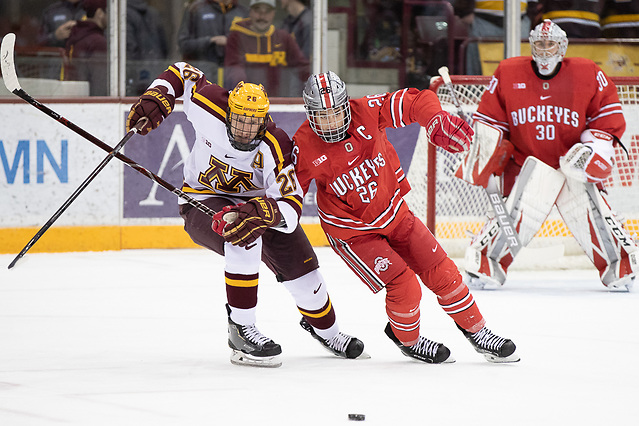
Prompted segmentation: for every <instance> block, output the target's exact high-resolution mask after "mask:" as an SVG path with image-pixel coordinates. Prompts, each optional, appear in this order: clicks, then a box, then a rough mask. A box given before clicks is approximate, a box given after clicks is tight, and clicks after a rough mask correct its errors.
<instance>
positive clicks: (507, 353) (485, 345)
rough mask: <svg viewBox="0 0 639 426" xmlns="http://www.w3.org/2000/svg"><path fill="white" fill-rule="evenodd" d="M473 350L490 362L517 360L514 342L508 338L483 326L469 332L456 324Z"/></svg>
mask: <svg viewBox="0 0 639 426" xmlns="http://www.w3.org/2000/svg"><path fill="white" fill-rule="evenodd" d="M457 328H459V329H460V330H461V331H462V333H464V336H466V338H467V339H468V341H469V342H470V343H471V344H472V345H473V347H474V348H475V350H476V351H477V352H479V353H480V354H482V355H484V357H485V358H486V359H487V360H488V361H490V362H517V361H519V355H517V353H516V352H515V349H516V347H515V344H514V343H513V341H512V340H510V339H505V338H503V337H499V336H497V335H496V334H494V333H493V332H492V331H490V330H489V329H488V328H486V327H484V328H482V329H481V330H479V331H478V332H476V333H470V332H468V331H466V330H464V329H463V328H461V327H460V326H459V325H457Z"/></svg>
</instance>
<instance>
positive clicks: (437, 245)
mask: <svg viewBox="0 0 639 426" xmlns="http://www.w3.org/2000/svg"><path fill="white" fill-rule="evenodd" d="M437 247H439V244H435V247H433V253H435V252H436V251H437Z"/></svg>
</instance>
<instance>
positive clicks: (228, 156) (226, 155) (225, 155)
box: [224, 154, 235, 158]
mask: <svg viewBox="0 0 639 426" xmlns="http://www.w3.org/2000/svg"><path fill="white" fill-rule="evenodd" d="M224 158H235V157H231V156H230V155H228V154H224Z"/></svg>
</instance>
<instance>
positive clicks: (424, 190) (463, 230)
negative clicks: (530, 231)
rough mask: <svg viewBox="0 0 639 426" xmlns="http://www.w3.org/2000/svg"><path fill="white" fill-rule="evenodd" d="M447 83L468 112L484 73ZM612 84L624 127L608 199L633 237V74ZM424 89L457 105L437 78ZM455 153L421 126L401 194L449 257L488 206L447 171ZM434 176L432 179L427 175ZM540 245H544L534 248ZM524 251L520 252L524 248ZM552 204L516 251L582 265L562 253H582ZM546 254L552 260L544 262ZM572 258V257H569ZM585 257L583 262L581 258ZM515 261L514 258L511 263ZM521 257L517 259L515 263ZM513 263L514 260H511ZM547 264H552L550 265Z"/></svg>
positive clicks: (636, 87) (459, 253)
mask: <svg viewBox="0 0 639 426" xmlns="http://www.w3.org/2000/svg"><path fill="white" fill-rule="evenodd" d="M451 78H452V82H453V88H454V90H455V92H456V95H457V99H458V100H459V101H460V103H461V105H462V110H463V111H464V112H465V113H466V115H467V116H471V115H472V114H473V113H474V112H475V111H476V109H477V106H478V104H479V100H480V99H481V95H482V93H483V92H484V89H485V88H486V85H487V84H488V82H489V80H490V77H486V76H451ZM611 79H612V80H613V82H614V83H615V85H616V86H617V91H618V93H619V98H620V101H621V103H622V106H623V111H624V116H625V118H626V124H627V127H626V132H625V134H624V136H623V138H622V143H623V144H624V146H625V147H626V148H627V149H628V155H626V153H625V152H624V151H623V150H622V149H621V148H620V147H617V148H616V158H615V161H616V167H615V169H614V171H613V173H612V175H611V176H610V177H609V178H608V180H607V181H606V183H605V184H606V188H607V190H608V201H609V202H610V205H611V208H612V209H613V211H615V213H616V214H617V216H618V217H619V218H620V219H621V220H622V222H623V223H625V226H626V229H628V230H629V231H630V233H631V234H632V235H633V236H634V237H635V238H637V235H638V234H639V119H638V118H639V78H636V77H617V78H611ZM430 89H431V90H433V91H434V92H435V93H437V95H438V97H439V100H440V102H441V104H442V108H443V109H444V110H446V111H449V112H451V113H453V114H454V113H456V111H457V109H456V107H455V105H454V103H453V100H452V96H451V94H450V92H449V91H448V89H447V88H446V87H445V85H444V84H443V82H442V80H441V78H435V79H433V81H432V83H431V86H430ZM461 158H462V157H461V156H460V155H455V154H451V153H448V152H446V151H444V150H443V149H441V148H437V147H435V146H433V145H431V144H429V143H428V142H427V141H426V137H425V131H424V129H423V128H422V129H421V131H420V134H419V138H418V141H417V145H416V148H415V153H414V154H413V157H412V162H411V165H410V166H409V171H408V179H409V182H410V183H411V186H412V188H413V189H412V191H411V192H410V193H409V194H408V196H407V197H406V199H407V202H408V204H409V205H410V207H411V209H412V210H413V211H414V212H415V213H416V214H417V216H418V217H420V219H422V220H423V221H425V222H426V223H427V224H428V225H429V227H430V228H431V229H433V228H434V229H435V235H436V237H437V239H438V240H439V242H440V243H441V244H442V246H443V247H444V248H445V249H446V250H447V252H448V253H449V255H450V256H451V257H457V258H459V257H463V256H464V250H465V249H466V247H467V246H468V245H469V243H470V237H471V235H472V234H476V233H478V232H479V231H480V229H481V226H482V225H483V223H484V222H485V220H486V217H487V216H486V213H487V212H489V211H490V204H489V202H488V198H487V196H486V194H485V192H484V190H483V188H481V187H476V186H472V185H470V184H468V183H466V182H464V181H462V180H461V179H458V178H456V177H454V176H453V174H454V172H455V170H457V167H458V165H459V163H460V162H461ZM428 176H435V179H428ZM535 248H543V249H544V250H534V249H535ZM524 252H526V253H524ZM582 254H583V253H582V251H581V249H580V248H579V246H578V245H577V243H576V242H575V240H574V238H572V235H571V234H570V231H569V230H568V228H567V227H566V225H565V224H564V222H563V220H562V219H561V216H560V215H559V213H558V212H557V210H556V208H553V211H552V212H551V214H550V215H549V216H548V218H547V220H546V222H545V223H544V224H543V226H542V228H541V229H540V231H539V232H538V233H537V235H536V237H535V238H534V239H533V241H532V242H531V244H530V245H529V246H528V250H526V249H524V250H522V252H521V253H520V256H519V257H520V258H525V259H527V260H524V261H523V263H524V266H525V267H536V266H537V264H538V265H543V266H544V267H548V266H549V265H550V264H551V263H554V264H555V265H556V266H557V267H580V265H584V266H583V267H588V266H589V265H590V263H589V262H588V261H587V259H586V258H585V255H584V256H583V259H576V258H573V260H572V263H571V261H568V256H572V255H582ZM549 259H552V260H553V262H548V260H549ZM575 261H576V263H575ZM584 262H585V263H584ZM517 263H518V259H516V261H515V264H517ZM521 264H522V262H520V265H521ZM513 266H515V265H513ZM550 267H552V265H550Z"/></svg>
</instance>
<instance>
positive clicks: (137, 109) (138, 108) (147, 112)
mask: <svg viewBox="0 0 639 426" xmlns="http://www.w3.org/2000/svg"><path fill="white" fill-rule="evenodd" d="M174 106H175V96H172V95H169V94H168V90H167V88H166V87H162V86H160V87H154V88H152V89H149V90H147V91H146V92H144V94H143V95H142V96H140V99H138V101H137V103H135V105H133V106H132V107H131V111H129V116H128V117H127V119H126V131H127V132H128V131H129V130H131V128H133V127H134V126H135V124H136V123H137V122H138V120H139V119H141V118H142V117H147V118H148V119H149V123H148V124H147V125H146V126H144V128H143V129H142V130H141V131H140V134H141V135H146V134H147V133H149V132H150V131H151V130H153V129H155V128H157V127H158V126H159V125H160V123H162V120H164V119H165V118H166V116H167V115H169V114H170V113H171V111H173V107H174Z"/></svg>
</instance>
